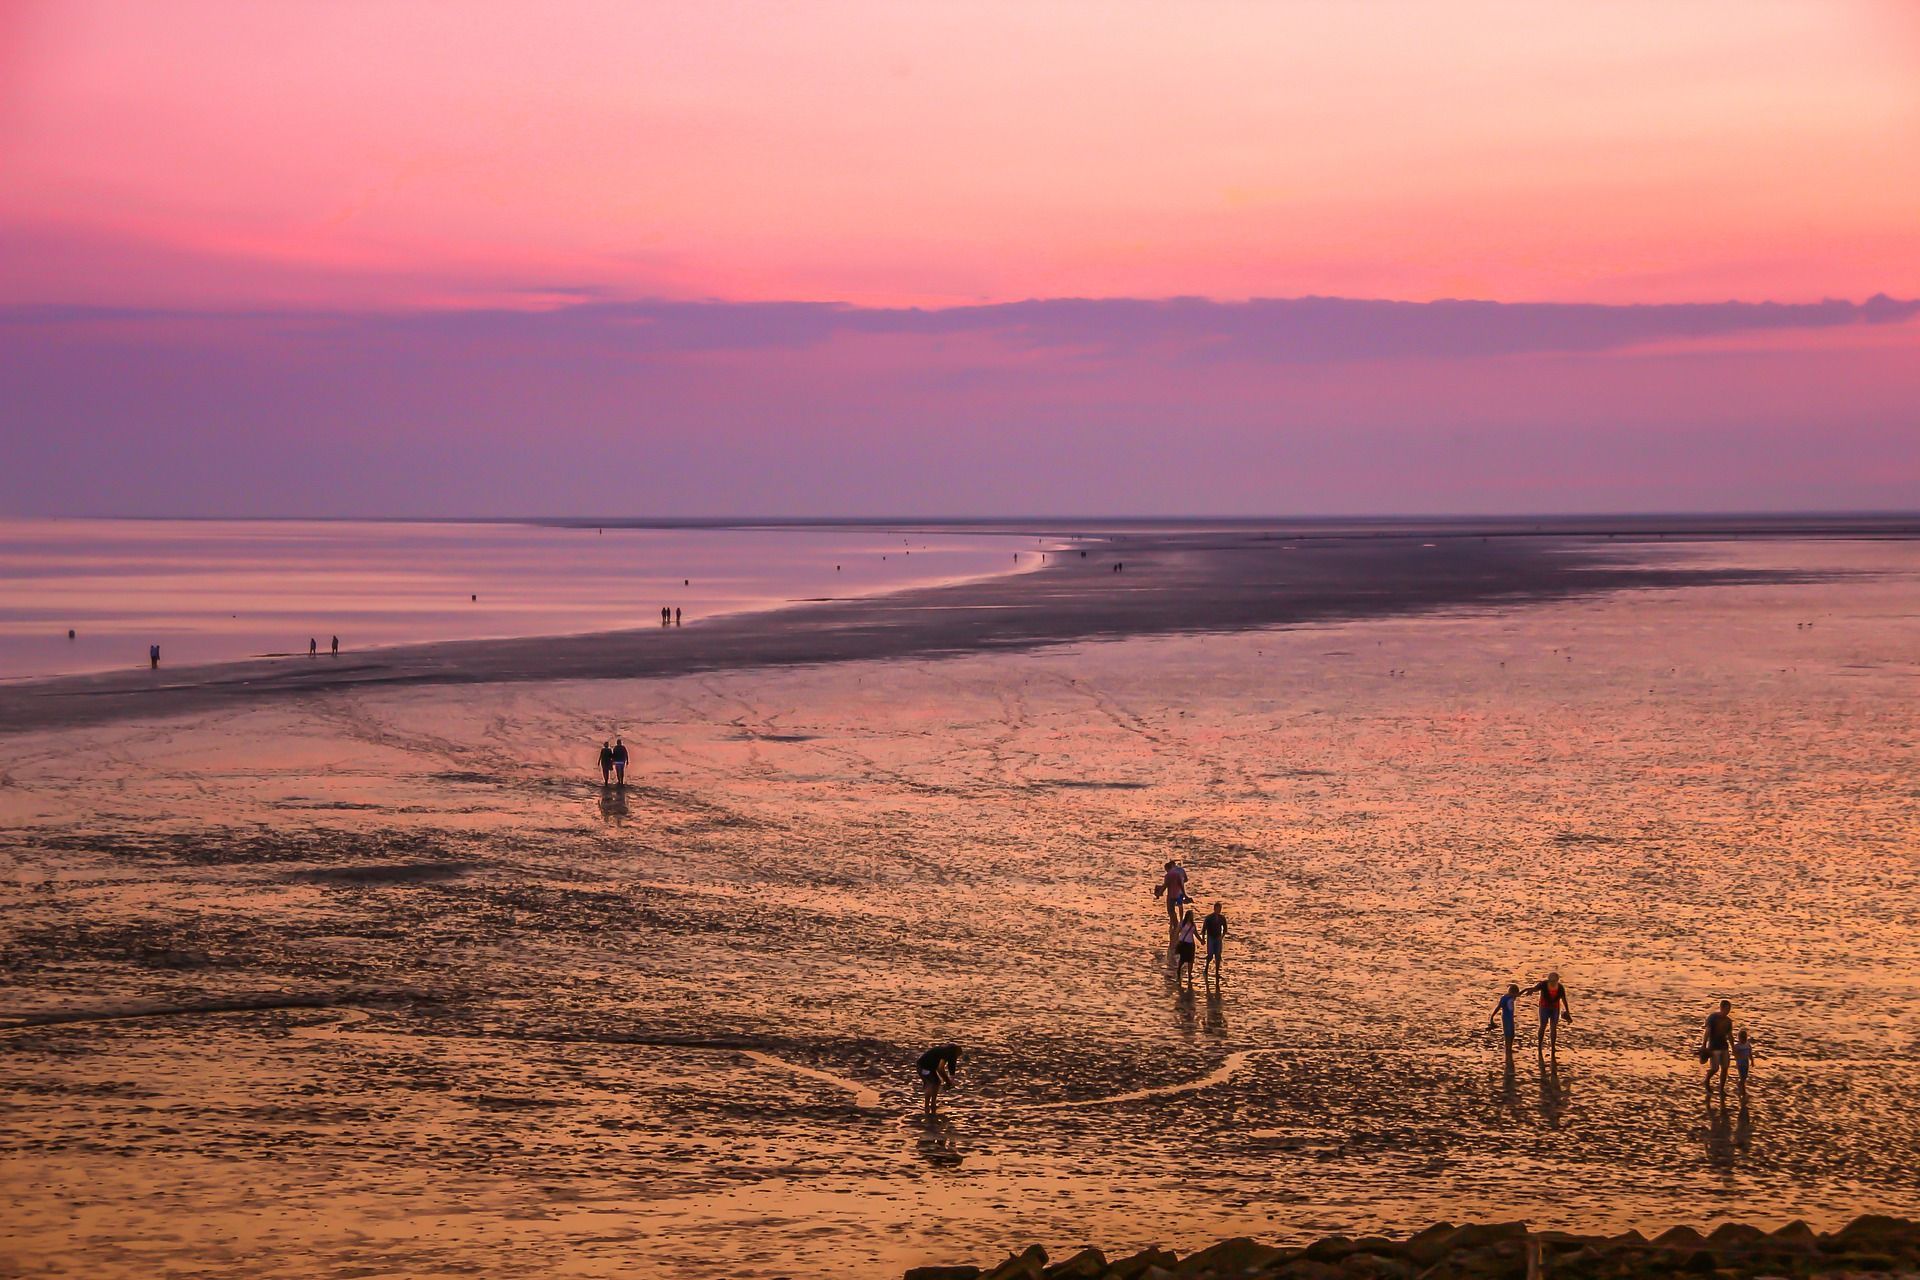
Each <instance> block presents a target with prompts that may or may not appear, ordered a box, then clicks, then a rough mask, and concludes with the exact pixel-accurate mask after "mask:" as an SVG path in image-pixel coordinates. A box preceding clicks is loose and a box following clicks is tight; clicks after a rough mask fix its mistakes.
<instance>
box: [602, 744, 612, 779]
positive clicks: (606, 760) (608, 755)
mask: <svg viewBox="0 0 1920 1280" xmlns="http://www.w3.org/2000/svg"><path fill="white" fill-rule="evenodd" d="M612 781H613V744H612V743H611V742H603V743H601V744H600V785H601V786H603V787H604V786H606V785H607V784H608V783H610V782H612Z"/></svg>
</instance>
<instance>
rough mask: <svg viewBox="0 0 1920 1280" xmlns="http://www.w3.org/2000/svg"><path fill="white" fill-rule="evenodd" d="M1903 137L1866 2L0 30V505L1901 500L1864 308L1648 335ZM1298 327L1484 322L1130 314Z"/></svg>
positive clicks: (1021, 6) (1810, 277)
mask: <svg viewBox="0 0 1920 1280" xmlns="http://www.w3.org/2000/svg"><path fill="white" fill-rule="evenodd" d="M1916 156H1920V3H1914V0H1685V2H1684V3H1680V2H1676V0H1659V2H1658V3H1648V2H1643V0H1607V2H1606V3H1594V4H1584V3H1557V2H1544V3H1543V2H1542V0H1529V2H1526V3H1520V2H1512V3H1506V2H1502V3H1494V2H1492V0H1368V2H1367V3H1340V2H1338V0H1293V2H1290V0H1264V2H1258V3H1256V2H1253V0H1244V2H1242V0H1217V2H1199V0H1196V2H1194V3H1171V2H1168V0H1158V2H1153V3H1148V2H1144V0H1104V2H1102V3H1093V2H1091V0H1089V2H1087V3H1046V2H1044V0H1021V2H1019V3H994V2H990V0H971V2H968V3H959V2H955V3H934V2H923V0H884V2H882V0H873V2H859V3H854V2H848V3H805V2H794V3H774V2H772V0H768V2H766V3H751V4H747V3H726V2H722V0H701V2H700V3H687V4H680V3H676V4H652V3H642V2H639V0H609V2H607V3H561V4H539V5H535V4H527V3H524V2H521V0H516V2H514V3H493V2H492V0H461V3H458V4H447V3H440V2H437V0H436V2H434V3H408V2H402V0H352V2H348V3H341V2H339V0H313V2H307V0H272V2H271V3H242V2H239V0H232V2H229V3H218V4H215V3H207V2H204V0H168V3H165V4H154V3H144V2H141V3H134V2H127V3H119V4H98V3H87V2H83V0H76V2H73V3H60V2H54V0H0V391H4V392H5V394H4V395H0V436H4V438H5V443H6V444H7V445H8V446H9V449H8V452H9V455H10V459H9V460H10V461H11V462H12V463H13V465H12V466H11V467H8V468H0V511H4V510H18V511H69V510H71V511H88V512H98V513H114V512H141V513H174V512H177V513H182V514H191V513H197V512H214V513H224V514H239V513H283V512H284V513H295V514H300V513H308V514H341V513H355V514H462V513H467V514H508V513H526V512H549V513H560V512H565V511H570V510H589V509H590V510H593V511H596V512H599V513H603V514H668V515H672V514H683V515H704V514H732V513H756V512H757V513H793V514H835V513H856V514H880V513H903V514H910V513H914V512H938V513H952V514H965V513H979V514H994V513H1002V512H1010V511H1013V512H1035V511H1056V512H1059V513H1062V514H1066V513H1072V512H1083V511H1105V512H1128V511H1138V512H1155V513H1166V512H1179V511H1187V512H1207V511H1234V512H1245V513H1264V512H1299V513H1311V512H1315V511H1321V512H1356V513H1357V512H1369V511H1432V512H1441V511H1479V510H1539V511H1549V510H1581V509H1591V510H1602V509H1612V510H1618V509H1634V508H1641V509H1645V508H1651V507H1660V508H1668V509H1671V508H1675V507H1698V508H1717V509H1726V508H1732V507H1745V508H1761V507H1767V508H1783V507H1829V508H1831V507H1846V506H1867V507H1880V508H1885V507H1892V506H1907V507H1920V374H1916V372H1915V371H1916V369H1920V321H1917V320H1916V319H1915V318H1914V312H1913V310H1912V309H1911V308H1905V307H1901V306H1899V305H1898V304H1897V303H1886V302H1882V303H1876V304H1874V306H1872V307H1866V308H1839V309H1837V310H1835V309H1829V310H1825V311H1822V310H1794V309H1791V308H1786V309H1783V308H1780V307H1769V306H1758V307H1748V308H1741V307H1731V308H1730V307H1719V306H1705V307H1700V308H1696V309H1692V310H1683V311H1672V310H1662V309H1661V306H1660V304H1680V303H1720V302H1722V301H1724V300H1728V299H1742V300H1746V301H1748V302H1752V303H1759V304H1794V303H1807V302H1813V301H1817V300H1820V299H1846V300H1850V301H1851V302H1853V303H1861V302H1864V301H1865V300H1866V299H1868V298H1869V297H1870V296H1872V295H1875V294H1885V295H1890V296H1891V298H1892V299H1895V300H1898V299H1912V298H1920V162H1916V160H1915V157H1916ZM1312 296H1324V297H1332V298H1350V299H1352V298H1359V299H1396V300H1403V301H1408V302H1414V303H1423V302H1430V301H1433V300H1436V299H1453V298H1465V299H1477V300H1484V301H1486V302H1487V303H1488V304H1489V305H1488V306H1487V307H1486V308H1465V309H1461V308H1450V307H1438V308H1431V309H1425V310H1422V309H1418V308H1416V309H1413V310H1407V309H1404V308H1393V307H1384V306H1380V307H1371V308H1367V307H1362V308H1358V309H1340V308H1335V309H1334V310H1330V311H1321V310H1314V309H1313V308H1312V307H1311V306H1305V305H1302V306H1295V307H1294V308H1293V309H1287V308H1284V307H1283V308H1281V309H1279V310H1263V309H1261V308H1259V307H1254V308H1239V309H1235V308H1231V307H1229V308H1225V309H1221V308H1207V307H1204V306H1187V307H1162V306H1155V305H1152V303H1151V301H1150V300H1154V299H1168V298H1205V299H1215V300H1222V301H1228V302H1231V301H1235V300H1245V299H1263V298H1274V299H1299V298H1307V297H1312ZM1074 298H1078V299H1108V300H1114V303H1113V305H1112V306H1111V307H1109V308H1106V309H1102V308H1100V307H1093V308H1091V309H1089V308H1087V307H1086V306H1083V305H1081V304H1071V303H1060V304H1055V305H1054V306H1052V307H1050V308H1042V309H1039V310H1033V309H1021V308H1017V307H1015V308H1005V307H1001V306H999V305H998V304H1006V303H1014V302H1018V301H1020V300H1024V299H1074ZM703 299H704V300H718V301H719V302H720V303H722V304H724V305H720V306H716V307H713V308H696V309H692V310H686V309H680V310H676V309H673V308H671V307H664V308H663V307H662V306H661V304H662V303H670V302H674V301H676V300H678V301H686V300H703ZM1127 300H1134V301H1131V302H1129V301H1127ZM1142 300H1146V301H1142ZM774 302H795V303H802V304H810V305H809V306H802V307H800V308H799V309H797V310H791V309H781V308H778V307H769V306H767V305H765V304H769V303H774ZM1532 302H1550V303H1568V304H1601V305H1600V306H1599V307H1598V308H1597V309H1586V310H1581V309H1573V310H1544V311H1542V310H1534V309H1530V308H1528V307H1526V306H1522V305H1518V304H1525V303H1532ZM818 303H844V304H848V305H847V309H845V310H843V311H839V312H834V311H829V310H822V309H819V308H818V307H815V306H811V304H818ZM902 308H925V309H927V311H926V312H925V313H924V314H923V313H916V312H913V311H907V310H901V309H902ZM968 308H972V309H968ZM76 309H79V310H76ZM99 309H112V310H113V314H111V315H108V314H105V313H103V312H102V311H101V310H99ZM555 440H561V441H565V442H566V443H567V445H568V446H570V447H567V448H558V447H555V445H554V441H555Z"/></svg>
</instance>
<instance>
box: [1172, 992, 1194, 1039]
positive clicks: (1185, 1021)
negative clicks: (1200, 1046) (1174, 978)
mask: <svg viewBox="0 0 1920 1280" xmlns="http://www.w3.org/2000/svg"><path fill="white" fill-rule="evenodd" d="M1199 1012H1200V1011H1199V1009H1198V1008H1197V1007H1196V1005H1195V1001H1194V997H1193V988H1192V987H1188V986H1182V987H1181V988H1180V990H1179V992H1178V993H1177V994H1176V995H1175V996H1174V998H1173V1015H1174V1020H1175V1022H1177V1023H1178V1024H1179V1027H1180V1034H1181V1035H1183V1036H1185V1037H1187V1038H1188V1039H1189V1040H1191V1039H1192V1038H1193V1034H1194V1032H1196V1031H1198V1030H1199V1029H1200V1023H1199Z"/></svg>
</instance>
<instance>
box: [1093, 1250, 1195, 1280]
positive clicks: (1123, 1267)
mask: <svg viewBox="0 0 1920 1280" xmlns="http://www.w3.org/2000/svg"><path fill="white" fill-rule="evenodd" d="M1177 1262H1179V1259H1178V1258H1176V1257H1175V1256H1174V1255H1173V1254H1171V1253H1168V1252H1167V1251H1166V1250H1165V1249H1161V1248H1158V1247H1155V1248H1149V1249H1142V1250H1141V1251H1140V1252H1138V1253H1135V1254H1131V1255H1129V1256H1127V1257H1125V1258H1117V1259H1115V1260H1114V1261H1112V1262H1110V1263H1108V1264H1107V1275H1106V1280H1138V1277H1140V1276H1143V1275H1145V1274H1146V1273H1147V1268H1149V1267H1158V1268H1160V1269H1161V1270H1162V1271H1172V1270H1173V1267H1174V1264H1175V1263H1177Z"/></svg>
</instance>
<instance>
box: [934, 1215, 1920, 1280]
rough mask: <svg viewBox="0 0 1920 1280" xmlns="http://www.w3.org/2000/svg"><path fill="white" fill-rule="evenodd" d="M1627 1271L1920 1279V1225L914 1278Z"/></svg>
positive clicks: (1587, 1278)
mask: <svg viewBox="0 0 1920 1280" xmlns="http://www.w3.org/2000/svg"><path fill="white" fill-rule="evenodd" d="M1623 1276H1675V1277H1685V1276H1700V1277H1707V1276H1716V1277H1720V1280H1745V1278H1747V1277H1753V1278H1755V1280H1758V1278H1759V1277H1769V1276H1778V1277H1803V1276H1822V1277H1826V1276H1836V1277H1837V1276H1876V1277H1886V1276H1920V1223H1915V1222H1911V1221H1909V1220H1907V1219H1905V1218H1887V1217H1880V1216H1877V1215H1869V1216H1867V1217H1862V1218H1857V1219H1855V1220H1854V1221H1853V1222H1851V1223H1849V1224H1848V1225H1847V1226H1845V1227H1843V1228H1841V1229H1840V1230H1838V1231H1832V1232H1827V1233H1824V1234H1821V1233H1817V1232H1815V1231H1814V1230H1813V1229H1812V1228H1810V1227H1808V1226H1807V1224H1806V1223H1804V1222H1792V1223H1788V1224H1787V1225H1786V1226H1784V1227H1781V1228H1779V1229H1778V1230H1776V1231H1763V1230H1761V1229H1760V1228H1758V1227H1750V1226H1744V1225H1740V1224H1737V1223H1728V1224H1726V1225H1724V1226H1721V1227H1717V1228H1715V1229H1714V1231H1713V1232H1712V1233H1711V1234H1708V1235H1701V1234H1700V1233H1699V1232H1698V1231H1695V1230H1694V1229H1693V1228H1691V1227H1675V1228H1673V1229H1672V1230H1671V1231H1667V1232H1664V1233H1662V1234H1660V1235H1658V1236H1655V1237H1654V1238H1653V1239H1651V1240H1649V1239H1648V1238H1647V1237H1645V1236H1643V1235H1641V1234H1640V1233H1639V1232H1637V1231H1629V1232H1627V1233H1626V1234H1624V1235H1617V1236H1588V1235H1575V1234H1573V1233H1571V1232H1565V1231H1529V1230H1528V1229H1527V1225H1526V1224H1525V1223H1523V1222H1502V1223H1482V1224H1477V1225H1470V1226H1464V1227H1456V1226H1453V1225H1452V1224H1451V1223H1440V1224H1438V1225H1436V1226H1432V1227H1429V1228H1427V1229H1426V1230H1425V1231H1422V1232H1420V1233H1419V1234H1418V1235H1416V1236H1413V1237H1411V1238H1409V1239H1406V1240H1390V1239H1387V1238H1385V1237H1381V1236H1363V1237H1360V1238H1359V1239H1348V1238H1347V1237H1345V1236H1330V1237H1328V1238H1327V1239H1324V1240H1317V1241H1315V1242H1314V1243H1312V1244H1310V1245H1306V1246H1304V1247H1300V1248H1279V1247H1276V1246H1272V1245H1264V1244H1260V1243H1258V1242H1257V1241H1253V1240H1247V1239H1235V1240H1224V1241H1222V1242H1221V1243H1219V1244H1216V1245H1214V1246H1212V1247H1211V1248H1207V1249H1202V1250H1200V1251H1198V1252H1196V1253H1190V1254H1188V1255H1187V1256H1186V1257H1184V1258H1183V1257H1179V1256H1177V1255H1175V1254H1173V1253H1171V1252H1169V1251H1167V1250H1165V1249H1157V1248H1156V1249H1144V1250H1142V1251H1141V1252H1139V1253H1135V1254H1132V1255H1130V1256H1128V1257H1124V1258H1115V1259H1113V1260H1111V1261H1109V1260H1108V1259H1107V1257H1106V1256H1105V1255H1104V1254H1102V1253H1101V1252H1100V1250H1098V1249H1082V1250H1081V1251H1080V1252H1078V1253H1076V1254H1074V1255H1073V1256H1072V1257H1069V1258H1065V1259H1062V1260H1061V1261H1059V1262H1053V1261H1051V1260H1050V1259H1049V1258H1048V1256H1047V1252H1046V1250H1045V1249H1042V1248H1041V1247H1040V1246H1039V1245H1034V1246H1033V1247H1031V1248H1029V1249H1028V1250H1026V1251H1025V1252H1024V1253H1018V1254H1015V1255H1013V1256H1012V1257H1009V1258H1008V1259H1006V1260H1005V1261H1004V1262H1001V1263H999V1264H997V1265H995V1266H990V1267H977V1266H949V1267H916V1268H914V1269H913V1270H911V1271H909V1272H907V1273H906V1280H1454V1278H1455V1277H1458V1278H1459V1280H1507V1278H1508V1277H1511V1278H1512V1280H1546V1277H1555V1278H1556V1280H1611V1278H1612V1277H1623Z"/></svg>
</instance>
